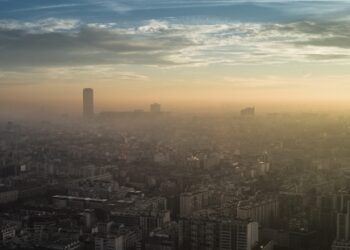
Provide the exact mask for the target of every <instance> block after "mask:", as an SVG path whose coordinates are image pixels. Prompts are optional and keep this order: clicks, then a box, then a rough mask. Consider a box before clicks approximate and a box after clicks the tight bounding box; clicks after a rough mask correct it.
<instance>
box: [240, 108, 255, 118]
mask: <svg viewBox="0 0 350 250" xmlns="http://www.w3.org/2000/svg"><path fill="white" fill-rule="evenodd" d="M254 115H255V107H248V108H244V109H242V110H241V116H254Z"/></svg>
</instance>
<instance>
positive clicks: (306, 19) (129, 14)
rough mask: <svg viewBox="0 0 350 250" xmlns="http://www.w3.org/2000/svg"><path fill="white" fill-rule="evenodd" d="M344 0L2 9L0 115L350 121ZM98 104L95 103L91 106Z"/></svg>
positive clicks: (5, 5)
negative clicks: (206, 114)
mask: <svg viewBox="0 0 350 250" xmlns="http://www.w3.org/2000/svg"><path fill="white" fill-rule="evenodd" d="M349 9H350V3H349V2H348V1H287V0H285V1H284V0H276V1H263V0H259V1H258V0H253V1H234V0H225V1H213V2H208V1H200V0H193V1H190V2H186V4H184V2H182V1H179V0H173V1H166V2H164V1H162V0H152V1H149V2H147V3H145V2H144V1H120V0H119V1H112V0H105V1H98V2H94V1H87V2H81V1H79V0H74V1H67V0H64V1H60V3H59V4H57V3H56V2H55V1H52V0H50V1H43V0H35V1H31V2H30V3H26V2H23V1H19V0H13V1H0V45H1V46H0V57H1V58H2V60H1V64H0V90H1V91H0V107H1V108H0V111H1V112H14V111H19V112H27V111H28V112H37V111H38V110H40V109H41V107H42V106H44V107H45V108H46V109H49V110H54V111H57V112H60V113H66V112H73V113H77V112H79V110H80V107H81V106H80V96H79V94H78V93H79V92H80V89H82V88H83V87H85V86H87V85H88V86H91V87H92V88H94V89H95V90H96V91H98V93H99V96H100V97H99V98H100V99H99V100H98V102H99V107H100V108H101V110H108V109H116V108H120V109H130V108H131V107H135V108H137V107H140V106H144V105H145V104H147V103H151V102H153V101H154V100H157V101H159V102H161V103H163V104H166V105H167V107H169V109H170V110H172V111H187V110H191V111H203V110H211V111H220V110H222V108H223V107H226V109H227V110H231V111H232V110H239V109H240V108H241V107H244V106H252V105H255V106H259V107H260V109H261V110H272V111H276V112H279V111H301V110H303V109H306V110H307V111H318V110H321V111H335V110H340V112H344V111H345V112H346V111H349V109H350V105H349V101H348V100H349V99H350V98H349V97H350V96H349V94H348V93H350V85H349V81H350V74H349V73H348V65H349V63H350V59H349V56H350V49H349V46H348V41H349V36H348V34H347V29H348V27H349V25H350V21H349V20H350V19H349V14H348V13H350V11H349ZM96 101H97V100H96Z"/></svg>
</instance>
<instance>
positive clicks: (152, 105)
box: [150, 103, 161, 113]
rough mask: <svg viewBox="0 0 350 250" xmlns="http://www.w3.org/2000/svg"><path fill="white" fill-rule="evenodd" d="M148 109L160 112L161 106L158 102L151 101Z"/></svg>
mask: <svg viewBox="0 0 350 250" xmlns="http://www.w3.org/2000/svg"><path fill="white" fill-rule="evenodd" d="M150 111H151V112H152V113H160V112H161V106H160V104H159V103H153V104H151V106H150Z"/></svg>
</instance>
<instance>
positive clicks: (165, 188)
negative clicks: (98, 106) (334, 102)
mask: <svg viewBox="0 0 350 250" xmlns="http://www.w3.org/2000/svg"><path fill="white" fill-rule="evenodd" d="M82 101H83V105H82V107H83V108H82V109H83V110H82V115H81V116H79V117H69V116H62V117H60V118H59V119H56V120H55V121H50V120H40V121H37V120H36V121H21V120H16V121H8V120H7V121H6V120H2V121H1V124H0V159H1V161H0V232H1V237H0V239H1V243H0V249H2V250H7V249H45V250H58V249H62V250H76V249H82V250H85V249H86V250H182V249H183V250H202V249H206V250H254V249H264V250H268V249H276V250H279V249H281V250H323V249H324V250H328V249H332V250H341V249H349V248H350V231H349V230H350V206H349V202H350V194H349V190H350V169H349V166H348V163H349V160H350V159H349V155H350V144H349V143H348V142H349V141H350V140H349V139H350V118H349V117H346V116H340V115H335V114H329V115H327V114H316V113H294V114H293V113H290V114H287V113H259V112H258V108H257V110H255V107H248V108H242V110H241V112H240V113H220V114H216V113H210V114H204V113H197V114H194V113H171V112H165V111H163V109H164V107H162V106H161V104H157V103H154V104H151V105H150V109H149V111H143V110H135V111H130V112H129V111H124V112H115V111H105V112H100V113H95V111H94V92H93V89H84V91H83V98H82Z"/></svg>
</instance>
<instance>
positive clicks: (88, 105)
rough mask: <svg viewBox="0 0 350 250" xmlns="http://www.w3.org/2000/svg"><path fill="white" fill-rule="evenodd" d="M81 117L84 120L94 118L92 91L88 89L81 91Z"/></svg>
mask: <svg viewBox="0 0 350 250" xmlns="http://www.w3.org/2000/svg"><path fill="white" fill-rule="evenodd" d="M83 116H84V118H92V117H93V116H94V90H93V89H90V88H86V89H84V90H83Z"/></svg>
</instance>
